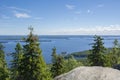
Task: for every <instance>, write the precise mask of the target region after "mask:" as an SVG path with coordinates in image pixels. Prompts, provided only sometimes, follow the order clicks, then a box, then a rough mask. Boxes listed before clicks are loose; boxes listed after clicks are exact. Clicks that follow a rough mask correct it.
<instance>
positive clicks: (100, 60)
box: [88, 36, 107, 66]
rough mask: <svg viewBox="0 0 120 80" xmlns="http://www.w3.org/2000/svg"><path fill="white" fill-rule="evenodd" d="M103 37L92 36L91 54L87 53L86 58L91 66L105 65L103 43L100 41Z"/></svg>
mask: <svg viewBox="0 0 120 80" xmlns="http://www.w3.org/2000/svg"><path fill="white" fill-rule="evenodd" d="M102 40H103V38H101V37H100V36H94V42H95V43H93V46H92V49H91V54H89V55H88V60H89V63H90V65H91V66H107V61H106V56H105V54H104V53H105V51H106V48H105V47H104V45H103V44H104V43H103V42H102Z"/></svg>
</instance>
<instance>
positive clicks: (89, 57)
mask: <svg viewBox="0 0 120 80" xmlns="http://www.w3.org/2000/svg"><path fill="white" fill-rule="evenodd" d="M29 30H30V33H29V35H28V36H27V38H24V41H25V45H21V44H20V43H17V44H16V47H15V52H13V53H11V55H12V58H13V59H12V60H11V62H10V63H11V64H10V66H9V67H8V65H7V62H6V60H5V52H4V50H3V49H4V47H5V46H3V45H2V44H0V80H53V79H54V78H55V77H56V76H59V75H61V74H63V73H67V72H69V71H70V70H72V69H74V68H76V67H79V66H102V67H110V68H117V69H120V67H119V64H120V45H119V42H118V40H114V42H113V44H114V46H113V47H112V48H106V47H105V46H104V43H103V41H102V40H103V38H102V37H101V36H97V35H95V36H94V43H92V44H91V45H92V48H91V49H90V50H87V51H83V52H77V53H72V54H65V53H61V54H57V52H56V47H54V48H53V49H52V53H50V54H51V56H52V60H51V61H52V62H51V63H50V64H47V63H46V62H45V61H44V58H43V56H42V50H41V49H40V47H39V46H40V45H39V44H40V43H39V40H38V37H37V36H36V35H34V34H33V28H32V27H30V28H29ZM82 46H84V45H82Z"/></svg>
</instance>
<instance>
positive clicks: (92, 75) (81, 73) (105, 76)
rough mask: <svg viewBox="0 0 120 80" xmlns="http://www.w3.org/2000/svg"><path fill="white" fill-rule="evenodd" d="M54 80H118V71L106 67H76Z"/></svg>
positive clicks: (119, 77)
mask: <svg viewBox="0 0 120 80" xmlns="http://www.w3.org/2000/svg"><path fill="white" fill-rule="evenodd" d="M54 80H120V71H119V70H117V69H113V68H107V67H97V66H94V67H78V68H75V69H73V70H72V71H70V72H68V73H65V74H62V75H60V76H57V77H56V78H55V79H54Z"/></svg>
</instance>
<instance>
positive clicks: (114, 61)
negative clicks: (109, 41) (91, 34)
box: [109, 39, 120, 67]
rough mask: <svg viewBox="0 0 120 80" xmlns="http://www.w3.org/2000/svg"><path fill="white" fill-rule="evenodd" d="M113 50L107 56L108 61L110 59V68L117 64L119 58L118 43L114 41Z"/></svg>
mask: <svg viewBox="0 0 120 80" xmlns="http://www.w3.org/2000/svg"><path fill="white" fill-rule="evenodd" d="M113 44H114V45H113V48H112V50H111V52H110V54H109V59H110V64H111V67H113V66H114V65H116V64H119V57H120V54H119V52H120V51H119V49H120V48H119V43H118V40H117V39H115V40H114V42H113Z"/></svg>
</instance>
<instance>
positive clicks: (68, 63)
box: [64, 56, 83, 72]
mask: <svg viewBox="0 0 120 80" xmlns="http://www.w3.org/2000/svg"><path fill="white" fill-rule="evenodd" d="M82 65H83V64H82V63H81V62H80V61H77V60H76V59H75V58H74V57H73V56H71V57H70V58H68V59H66V60H65V68H64V69H65V71H66V72H68V71H70V70H72V69H74V68H76V67H78V66H82Z"/></svg>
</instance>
